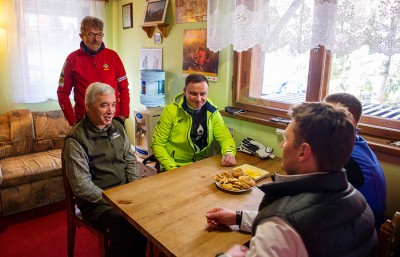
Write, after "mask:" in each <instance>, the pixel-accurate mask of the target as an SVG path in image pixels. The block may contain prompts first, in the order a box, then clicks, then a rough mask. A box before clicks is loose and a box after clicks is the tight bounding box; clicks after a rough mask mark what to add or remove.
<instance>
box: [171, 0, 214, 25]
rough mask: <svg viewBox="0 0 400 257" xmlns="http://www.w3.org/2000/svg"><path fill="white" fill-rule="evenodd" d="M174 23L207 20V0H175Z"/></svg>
mask: <svg viewBox="0 0 400 257" xmlns="http://www.w3.org/2000/svg"><path fill="white" fill-rule="evenodd" d="M175 10H176V23H187V22H201V21H207V0H175Z"/></svg>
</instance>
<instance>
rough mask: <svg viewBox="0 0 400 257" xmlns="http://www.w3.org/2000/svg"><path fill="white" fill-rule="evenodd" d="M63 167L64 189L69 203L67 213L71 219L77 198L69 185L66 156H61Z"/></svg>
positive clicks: (67, 203)
mask: <svg viewBox="0 0 400 257" xmlns="http://www.w3.org/2000/svg"><path fill="white" fill-rule="evenodd" d="M61 167H62V168H61V169H62V175H63V181H64V191H65V200H66V205H67V214H68V219H69V216H70V215H75V208H76V199H75V196H74V194H73V192H72V189H71V186H70V185H69V181H68V177H67V171H66V168H65V160H64V158H61Z"/></svg>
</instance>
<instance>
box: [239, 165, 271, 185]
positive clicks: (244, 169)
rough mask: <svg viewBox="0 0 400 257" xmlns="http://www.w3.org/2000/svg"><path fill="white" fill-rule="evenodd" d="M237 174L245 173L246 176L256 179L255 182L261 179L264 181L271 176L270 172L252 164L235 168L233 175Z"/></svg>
mask: <svg viewBox="0 0 400 257" xmlns="http://www.w3.org/2000/svg"><path fill="white" fill-rule="evenodd" d="M236 172H237V173H238V174H242V173H244V174H245V175H247V176H249V177H251V178H252V179H254V181H259V180H260V179H263V178H265V177H268V176H269V175H270V173H269V172H268V171H266V170H263V169H260V168H257V167H255V166H253V165H250V164H242V165H240V166H237V167H235V168H233V169H232V174H235V173H236Z"/></svg>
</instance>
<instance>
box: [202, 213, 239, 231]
mask: <svg viewBox="0 0 400 257" xmlns="http://www.w3.org/2000/svg"><path fill="white" fill-rule="evenodd" d="M206 218H207V223H208V225H209V226H210V227H211V228H214V229H215V228H217V227H218V225H235V224H236V212H235V211H233V210H230V209H226V208H214V209H211V210H209V211H208V212H207V213H206Z"/></svg>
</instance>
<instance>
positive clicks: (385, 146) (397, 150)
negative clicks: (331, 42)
mask: <svg viewBox="0 0 400 257" xmlns="http://www.w3.org/2000/svg"><path fill="white" fill-rule="evenodd" d="M220 113H221V115H222V116H225V117H229V118H232V119H238V120H244V121H248V122H253V123H257V124H260V125H264V126H268V127H273V128H279V129H286V126H287V125H286V124H281V123H277V122H272V121H269V119H270V118H273V117H274V116H271V115H267V114H261V113H257V112H252V111H247V112H246V113H244V114H242V113H241V114H237V115H232V114H230V113H228V112H226V111H223V110H221V111H220ZM359 134H360V136H362V137H363V138H364V139H365V140H366V141H367V142H368V145H369V146H370V147H371V149H372V150H373V151H376V152H382V153H387V154H391V155H395V156H400V147H399V146H395V145H392V144H390V141H391V140H390V139H388V138H383V137H377V136H373V135H368V134H365V133H362V132H360V133H359Z"/></svg>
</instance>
